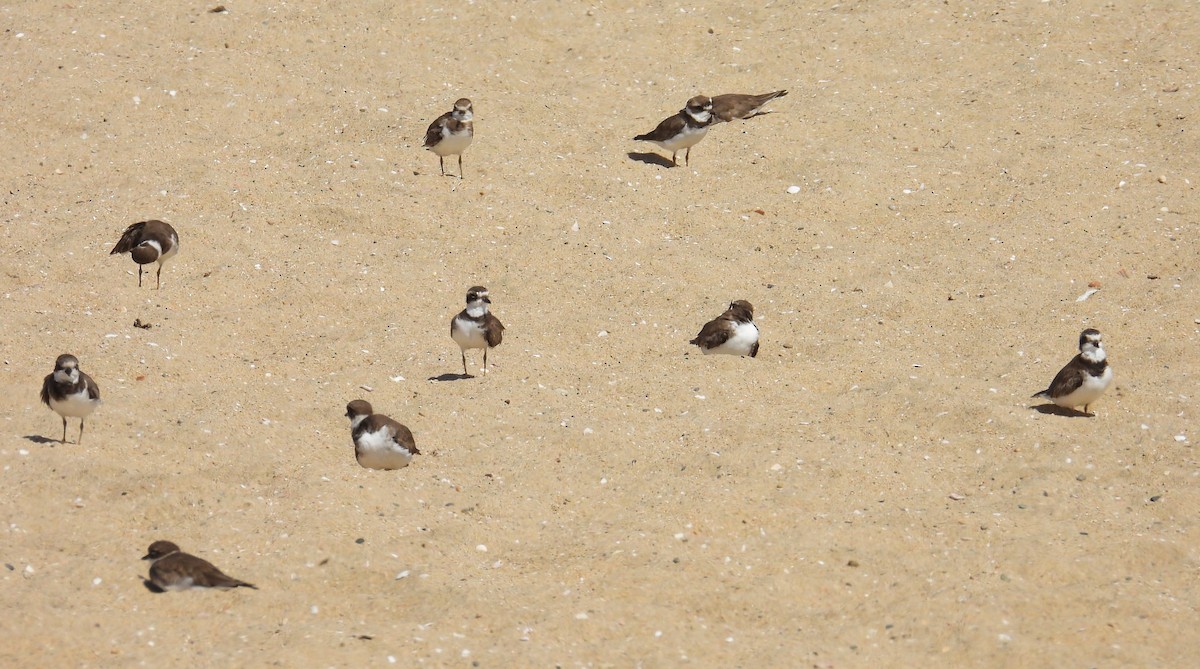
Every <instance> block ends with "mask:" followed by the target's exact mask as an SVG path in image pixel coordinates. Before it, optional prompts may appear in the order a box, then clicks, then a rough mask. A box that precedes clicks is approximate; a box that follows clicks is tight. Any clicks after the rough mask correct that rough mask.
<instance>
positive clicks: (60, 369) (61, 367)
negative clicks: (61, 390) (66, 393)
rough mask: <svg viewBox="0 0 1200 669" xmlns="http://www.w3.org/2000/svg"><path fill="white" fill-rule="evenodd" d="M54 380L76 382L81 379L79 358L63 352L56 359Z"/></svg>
mask: <svg viewBox="0 0 1200 669" xmlns="http://www.w3.org/2000/svg"><path fill="white" fill-rule="evenodd" d="M54 380H55V381H58V382H59V383H75V382H76V381H78V380H79V360H78V359H77V358H76V357H75V356H73V355H71V354H70V353H63V354H62V355H60V356H58V359H57V360H55V361H54Z"/></svg>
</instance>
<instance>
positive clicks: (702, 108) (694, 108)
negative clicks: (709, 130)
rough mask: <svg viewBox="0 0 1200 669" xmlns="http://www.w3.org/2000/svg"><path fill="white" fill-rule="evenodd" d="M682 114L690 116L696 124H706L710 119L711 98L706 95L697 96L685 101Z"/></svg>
mask: <svg viewBox="0 0 1200 669" xmlns="http://www.w3.org/2000/svg"><path fill="white" fill-rule="evenodd" d="M683 111H684V113H686V114H687V115H688V116H691V117H692V118H693V119H695V120H696V122H697V123H707V122H708V120H709V119H710V118H712V98H710V97H708V96H707V95H697V96H695V97H693V98H692V99H691V100H688V101H687V106H686V107H684V108H683Z"/></svg>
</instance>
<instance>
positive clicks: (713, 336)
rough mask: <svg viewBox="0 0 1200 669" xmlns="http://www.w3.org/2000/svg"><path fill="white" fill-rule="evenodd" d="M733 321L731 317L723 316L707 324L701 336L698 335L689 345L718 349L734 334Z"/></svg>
mask: <svg viewBox="0 0 1200 669" xmlns="http://www.w3.org/2000/svg"><path fill="white" fill-rule="evenodd" d="M731 321H732V319H731V318H730V317H729V316H727V315H726V314H721V315H720V316H718V317H716V318H714V319H712V320H711V321H709V322H707V323H705V324H704V327H703V328H701V329H700V334H698V335H696V338H695V339H693V340H691V341H690V342H688V343H689V344H695V345H696V346H699V347H700V348H703V349H710V348H716V347H717V346H720V345H721V344H724V343H725V342H726V341H728V340H729V338H730V337H731V336H732V335H733V332H734V330H733V328H732V327H731V326H732V325H733V323H732V322H731Z"/></svg>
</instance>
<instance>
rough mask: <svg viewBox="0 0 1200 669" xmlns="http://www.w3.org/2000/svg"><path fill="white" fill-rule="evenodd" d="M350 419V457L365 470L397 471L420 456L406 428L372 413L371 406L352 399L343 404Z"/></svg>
mask: <svg viewBox="0 0 1200 669" xmlns="http://www.w3.org/2000/svg"><path fill="white" fill-rule="evenodd" d="M346 417H347V418H349V419H350V439H351V440H353V441H354V457H355V459H357V460H358V464H360V465H362V466H363V467H366V468H368V469H400V468H401V467H407V466H408V463H410V462H412V459H413V456H414V455H420V454H421V451H418V450H417V442H415V441H414V440H413V436H412V432H410V431H409V429H408V428H407V427H404V426H403V425H401V424H400V423H397V422H396V421H394V420H392V419H391V418H388V417H387V416H385V415H383V414H380V413H375V412H374V409H372V408H371V403H370V402H368V401H366V400H354V401H353V402H351V403H349V404H347V405H346Z"/></svg>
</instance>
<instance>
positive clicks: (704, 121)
mask: <svg viewBox="0 0 1200 669" xmlns="http://www.w3.org/2000/svg"><path fill="white" fill-rule="evenodd" d="M715 122H716V117H715V116H713V114H712V100H710V99H709V98H708V97H707V96H704V95H697V96H696V97H694V98H692V99H691V100H688V101H687V106H686V107H684V108H683V109H680V110H679V113H678V114H675V115H674V116H670V117H668V118H665V119H663V121H662V123H659V124H658V127H657V128H655V129H654V130H651V131H650V132H648V133H646V134H644V135H638V136H637V137H634V138H633V139H634V140H635V141H645V142H654V143H655V144H657V145H659V146H661V147H662V148H664V149H666V150H667V151H670V152H671V166H672V167H674V166H676V165H678V163H676V162H675V155H676V154H677V153H679V152H680V151H683V150H684V149H687V153H685V154H684V155H683V162H684V164H685V165H686V164H688V160H689V158H690V157H691V155H692V147H693V146H695V145H696V143H697V142H699V141H700V140H702V139H704V135H705V133H707V132H708V126H710V125H712V124H713V123H715Z"/></svg>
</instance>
